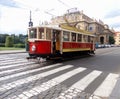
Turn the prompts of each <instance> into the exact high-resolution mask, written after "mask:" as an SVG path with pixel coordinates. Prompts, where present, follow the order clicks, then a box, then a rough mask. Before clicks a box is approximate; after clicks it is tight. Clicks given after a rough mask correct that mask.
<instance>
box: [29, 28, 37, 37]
mask: <svg viewBox="0 0 120 99" xmlns="http://www.w3.org/2000/svg"><path fill="white" fill-rule="evenodd" d="M29 35H30V38H37V29H30V30H29Z"/></svg>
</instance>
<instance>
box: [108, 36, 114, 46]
mask: <svg viewBox="0 0 120 99" xmlns="http://www.w3.org/2000/svg"><path fill="white" fill-rule="evenodd" d="M109 43H110V44H114V43H115V39H114V37H112V36H109Z"/></svg>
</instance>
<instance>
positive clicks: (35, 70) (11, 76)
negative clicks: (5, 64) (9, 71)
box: [0, 63, 62, 81]
mask: <svg viewBox="0 0 120 99" xmlns="http://www.w3.org/2000/svg"><path fill="white" fill-rule="evenodd" d="M59 65H62V64H60V63H58V64H54V65H49V66H45V67H41V68H37V69H33V70H28V71H25V72H20V73H17V74H13V75H9V76H4V77H1V78H0V81H3V80H7V79H11V78H14V77H19V76H22V75H25V74H29V73H33V72H37V71H40V70H44V69H49V68H52V67H55V66H59ZM33 66H38V64H36V65H33Z"/></svg>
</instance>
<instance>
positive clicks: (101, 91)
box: [94, 73, 119, 97]
mask: <svg viewBox="0 0 120 99" xmlns="http://www.w3.org/2000/svg"><path fill="white" fill-rule="evenodd" d="M118 76H119V75H118V74H112V73H110V74H109V75H108V76H107V77H106V79H105V80H104V81H103V83H102V84H101V85H100V86H99V87H98V88H97V89H96V91H95V92H94V94H95V95H97V96H101V97H109V96H110V94H111V92H112V90H113V88H114V86H115V84H116V82H117V78H118Z"/></svg>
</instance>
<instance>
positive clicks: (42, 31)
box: [39, 28, 44, 39]
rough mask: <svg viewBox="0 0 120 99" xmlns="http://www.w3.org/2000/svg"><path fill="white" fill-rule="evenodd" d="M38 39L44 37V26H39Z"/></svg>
mask: <svg viewBox="0 0 120 99" xmlns="http://www.w3.org/2000/svg"><path fill="white" fill-rule="evenodd" d="M39 33H40V34H39V39H44V28H39Z"/></svg>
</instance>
